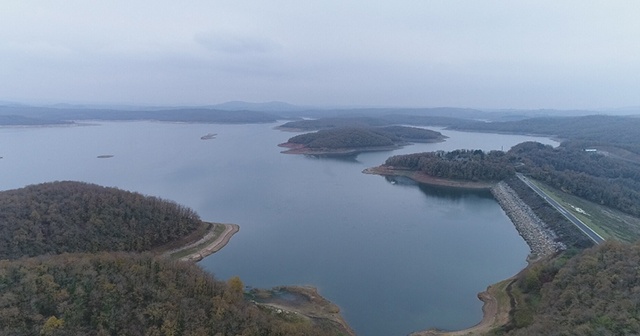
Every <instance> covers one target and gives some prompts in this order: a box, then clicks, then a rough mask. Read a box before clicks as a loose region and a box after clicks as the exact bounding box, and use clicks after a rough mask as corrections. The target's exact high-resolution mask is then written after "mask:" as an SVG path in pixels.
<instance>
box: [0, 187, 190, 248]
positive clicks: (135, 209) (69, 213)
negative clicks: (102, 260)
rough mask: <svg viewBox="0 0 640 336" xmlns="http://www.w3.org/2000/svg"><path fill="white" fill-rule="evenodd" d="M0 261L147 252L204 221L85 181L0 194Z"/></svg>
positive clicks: (186, 210) (184, 210)
mask: <svg viewBox="0 0 640 336" xmlns="http://www.w3.org/2000/svg"><path fill="white" fill-rule="evenodd" d="M0 223H1V224H2V225H0V259H17V258H20V257H24V256H37V255H43V254H60V253H65V252H98V251H134V252H141V251H147V250H150V249H152V248H154V247H158V246H160V245H163V244H166V243H168V242H171V241H174V240H177V239H179V238H182V237H185V236H187V235H188V234H190V233H191V232H194V231H195V230H197V229H198V228H199V227H201V226H202V225H203V223H202V221H201V220H200V217H199V216H198V214H196V213H195V212H194V211H193V210H191V209H189V208H186V207H184V206H181V205H178V204H176V203H174V202H171V201H167V200H162V199H160V198H157V197H149V196H144V195H142V194H138V193H133V192H128V191H123V190H119V189H116V188H106V187H101V186H98V185H94V184H87V183H81V182H52V183H44V184H38V185H32V186H28V187H25V188H21V189H16V190H9V191H3V192H0Z"/></svg>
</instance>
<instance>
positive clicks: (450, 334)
mask: <svg viewBox="0 0 640 336" xmlns="http://www.w3.org/2000/svg"><path fill="white" fill-rule="evenodd" d="M362 172H363V173H364V174H374V175H381V176H403V177H407V178H410V179H412V180H414V181H416V182H418V183H424V184H428V185H437V186H446V187H452V188H462V189H488V190H490V191H491V194H492V195H493V197H494V198H495V199H496V201H497V202H498V204H499V205H500V207H501V208H502V210H503V211H504V212H505V214H506V215H507V217H508V218H509V220H511V223H512V224H513V225H514V226H515V228H516V230H517V231H518V234H520V236H521V237H522V238H523V239H524V241H525V242H526V243H527V245H528V246H529V249H530V254H529V256H527V262H528V264H529V265H531V264H532V263H534V262H535V261H537V260H540V259H542V258H544V257H547V256H550V255H553V254H555V253H557V252H558V251H560V250H562V249H564V244H562V243H559V242H556V241H555V239H556V235H555V233H554V232H553V231H551V230H550V229H549V228H548V226H547V225H546V223H544V222H543V221H542V220H541V219H540V218H538V216H536V215H535V214H534V213H533V210H532V209H531V208H530V207H529V205H527V204H526V203H525V202H524V201H523V200H522V199H521V198H520V197H519V196H518V195H517V194H516V193H515V192H514V191H513V190H512V189H511V187H509V185H508V184H507V183H506V182H504V181H500V182H494V183H492V182H471V181H456V180H450V179H443V178H436V177H433V176H429V175H427V174H424V173H420V172H415V171H409V170H400V169H393V168H392V167H385V166H378V167H373V168H367V169H365V170H363V171H362ZM527 267H529V266H527ZM527 267H525V268H524V269H526V268H527ZM524 269H523V270H524ZM523 270H520V271H519V272H518V274H520V273H521V272H522V271H523ZM516 277H517V275H514V276H513V277H510V278H508V279H505V280H502V281H500V282H498V283H495V284H492V285H490V286H489V287H487V290H485V291H483V292H480V293H478V299H479V300H480V301H482V302H483V305H482V320H481V321H480V322H478V323H477V324H475V325H474V326H472V327H469V328H465V329H460V330H452V331H444V330H438V329H436V328H430V329H426V330H421V331H417V332H414V333H411V334H410V335H411V336H436V335H437V336H462V335H483V334H486V333H488V332H490V331H491V330H493V329H495V328H498V327H501V326H503V325H505V324H506V323H508V322H509V318H510V316H509V315H510V311H511V309H512V308H513V307H512V303H511V302H510V300H507V301H506V302H505V301H504V300H502V302H501V300H500V299H499V297H503V296H504V295H506V296H510V294H509V286H510V285H511V284H512V283H513V282H514V281H515V279H516ZM501 294H502V295H501Z"/></svg>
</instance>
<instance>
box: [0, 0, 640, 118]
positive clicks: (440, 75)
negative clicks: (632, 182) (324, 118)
mask: <svg viewBox="0 0 640 336" xmlns="http://www.w3.org/2000/svg"><path fill="white" fill-rule="evenodd" d="M0 100H4V101H19V102H53V103H57V102H73V103H117V104H161V105H175V104H187V105H203V104H215V103H222V102H225V101H231V100H243V101H250V102H265V101H274V100H278V101H286V102H289V103H292V104H299V105H331V106H336V105H344V106H413V107H417V106H421V107H436V106H457V107H478V108H563V109H571V108H601V107H626V106H640V2H638V1H635V0H630V1H612V0H606V1H583V0H580V1H578V0H575V1H558V0H553V1H542V0H535V1H513V0H507V1H475V0H468V1H455V0H442V1H428V0H420V1H418V0H416V1H370V0H369V1H363V0H352V1H350V0H336V1H331V0H324V1H302V0H290V1H278V0H270V1H244V0H229V1H214V0H211V1H194V0H189V1H160V0H152V1H151V0H149V1H147V0H135V1H130V0H128V1H114V0H109V1H88V0H77V1H76V0H64V1H51V0H42V1H37V0H30V1H24V0H16V1H13V0H3V1H2V4H0Z"/></svg>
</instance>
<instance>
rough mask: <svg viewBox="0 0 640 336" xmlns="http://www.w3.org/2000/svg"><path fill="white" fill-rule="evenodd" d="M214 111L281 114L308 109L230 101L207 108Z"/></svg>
mask: <svg viewBox="0 0 640 336" xmlns="http://www.w3.org/2000/svg"><path fill="white" fill-rule="evenodd" d="M209 107H210V108H212V109H216V110H228V111H263V112H283V111H304V110H307V109H308V108H305V107H302V106H296V105H292V104H289V103H285V102H279V101H271V102H266V103H249V102H244V101H230V102H226V103H222V104H216V105H211V106H209Z"/></svg>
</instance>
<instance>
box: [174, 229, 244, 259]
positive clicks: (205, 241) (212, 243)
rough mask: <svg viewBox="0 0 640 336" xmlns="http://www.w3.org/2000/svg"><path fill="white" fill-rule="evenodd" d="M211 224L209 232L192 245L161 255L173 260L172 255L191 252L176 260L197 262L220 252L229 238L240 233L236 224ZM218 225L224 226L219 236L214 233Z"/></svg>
mask: <svg viewBox="0 0 640 336" xmlns="http://www.w3.org/2000/svg"><path fill="white" fill-rule="evenodd" d="M212 224H213V225H212V226H211V228H210V229H209V231H207V233H206V234H205V235H204V236H202V238H200V239H198V240H197V241H195V242H193V243H190V244H187V245H184V246H182V247H179V248H177V249H173V250H170V251H167V252H165V253H163V255H164V256H166V257H169V258H175V257H174V255H176V254H180V253H181V252H184V251H188V250H192V251H188V253H187V254H186V255H185V256H180V257H178V258H177V259H178V260H180V261H190V262H198V261H200V260H202V259H204V258H205V257H207V256H209V255H211V254H214V253H216V252H218V251H220V250H221V249H222V248H223V247H225V246H226V245H227V244H228V243H229V241H230V240H231V237H233V235H234V234H236V233H238V231H240V226H239V225H237V224H222V223H212ZM219 225H223V226H224V230H223V231H222V232H221V233H220V234H218V233H217V232H216V228H217V227H218V226H219Z"/></svg>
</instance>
